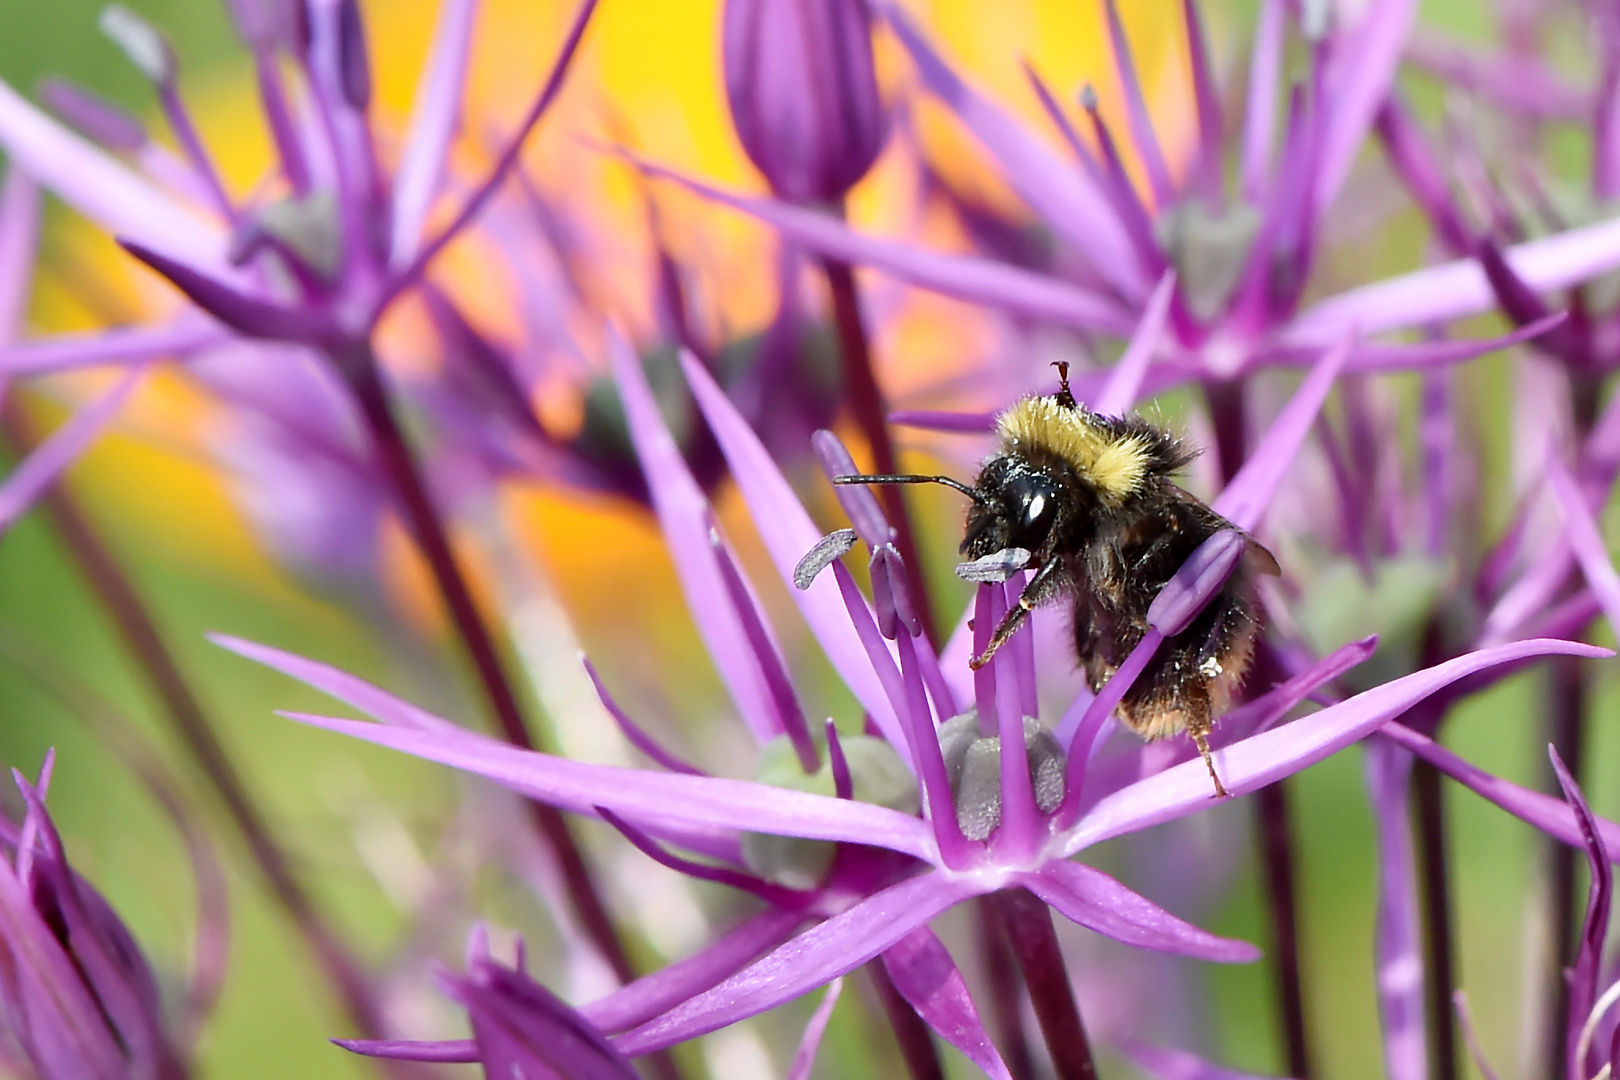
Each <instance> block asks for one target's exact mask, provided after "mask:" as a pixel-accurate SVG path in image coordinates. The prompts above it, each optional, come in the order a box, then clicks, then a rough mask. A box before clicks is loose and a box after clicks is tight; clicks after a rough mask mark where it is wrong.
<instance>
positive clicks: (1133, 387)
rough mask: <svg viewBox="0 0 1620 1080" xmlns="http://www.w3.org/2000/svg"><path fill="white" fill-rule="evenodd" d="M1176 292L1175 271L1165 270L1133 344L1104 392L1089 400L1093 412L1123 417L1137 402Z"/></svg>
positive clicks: (1109, 374) (1143, 312) (1116, 365)
mask: <svg viewBox="0 0 1620 1080" xmlns="http://www.w3.org/2000/svg"><path fill="white" fill-rule="evenodd" d="M1175 291H1176V272H1175V271H1174V270H1166V271H1165V272H1164V276H1163V277H1161V278H1160V279H1159V284H1158V285H1157V286H1156V287H1155V288H1154V290H1153V295H1152V296H1151V297H1149V298H1148V302H1147V307H1146V308H1144V309H1143V311H1142V321H1141V322H1140V323H1138V324H1137V326H1136V333H1134V334H1132V335H1131V343H1130V344H1129V345H1128V346H1126V348H1125V354H1124V355H1123V356H1121V357H1120V358H1119V363H1117V364H1115V365H1114V366H1113V368H1112V369H1111V370H1110V371H1109V373H1108V381H1107V382H1106V383H1104V384H1103V388H1102V392H1101V393H1100V394H1098V395H1097V397H1096V398H1095V400H1093V401H1091V402H1089V403H1088V404H1089V405H1090V407H1091V410H1092V411H1093V412H1100V413H1103V414H1104V415H1106V416H1123V415H1124V414H1125V413H1127V412H1129V411H1130V410H1131V409H1132V408H1133V407H1134V406H1135V405H1136V398H1137V395H1139V394H1140V393H1141V392H1142V381H1143V379H1145V378H1146V377H1147V369H1148V365H1149V364H1151V363H1152V362H1153V354H1154V353H1156V352H1157V351H1158V349H1159V342H1160V341H1162V340H1164V320H1165V316H1166V315H1168V314H1169V312H1170V298H1171V297H1172V296H1174V295H1175Z"/></svg>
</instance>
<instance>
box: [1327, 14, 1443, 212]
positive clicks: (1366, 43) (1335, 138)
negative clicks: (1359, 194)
mask: <svg viewBox="0 0 1620 1080" xmlns="http://www.w3.org/2000/svg"><path fill="white" fill-rule="evenodd" d="M1417 8H1418V5H1417V0H1374V2H1373V3H1371V4H1369V5H1368V6H1367V8H1366V10H1365V12H1364V13H1363V14H1362V16H1361V22H1360V23H1359V24H1358V25H1357V26H1356V27H1355V28H1354V29H1353V30H1352V31H1350V34H1349V40H1348V41H1347V42H1345V44H1346V45H1347V46H1348V47H1347V48H1343V49H1341V50H1340V51H1339V52H1338V55H1336V56H1335V57H1334V62H1333V65H1332V68H1331V74H1330V76H1329V80H1328V87H1327V90H1328V97H1327V101H1328V102H1329V105H1328V108H1329V110H1330V112H1329V115H1328V120H1327V132H1326V141H1325V143H1324V145H1323V147H1322V156H1321V167H1320V168H1319V169H1318V171H1317V174H1316V193H1315V206H1316V208H1317V213H1325V212H1326V211H1327V209H1328V207H1330V206H1332V205H1333V199H1334V197H1335V196H1336V195H1338V193H1339V188H1340V187H1342V186H1343V185H1344V180H1345V177H1347V176H1349V175H1350V166H1351V165H1353V164H1355V160H1356V153H1357V152H1358V151H1359V150H1360V149H1361V144H1362V143H1363V142H1365V141H1366V139H1367V131H1368V129H1369V128H1370V127H1371V126H1372V121H1373V117H1374V116H1376V115H1377V113H1378V110H1379V108H1380V107H1381V106H1382V105H1383V104H1384V99H1385V98H1386V97H1388V95H1389V88H1390V84H1391V83H1392V82H1393V80H1394V78H1395V69H1396V67H1398V66H1399V64H1400V61H1401V50H1402V49H1403V48H1404V47H1405V45H1406V40H1407V38H1409V37H1410V36H1411V34H1412V24H1413V23H1414V22H1415V21H1416V19H1417Z"/></svg>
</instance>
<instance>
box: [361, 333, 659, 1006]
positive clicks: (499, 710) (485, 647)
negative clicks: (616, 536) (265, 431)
mask: <svg viewBox="0 0 1620 1080" xmlns="http://www.w3.org/2000/svg"><path fill="white" fill-rule="evenodd" d="M334 359H335V362H336V365H337V369H338V370H339V371H340V372H342V374H343V375H344V377H345V379H346V381H347V382H348V384H349V389H350V390H351V391H352V392H353V394H354V398H355V402H356V404H358V405H359V406H360V412H361V415H362V416H363V417H364V419H365V424H366V428H367V430H368V431H369V432H370V433H371V439H372V444H373V446H374V448H375V450H376V453H377V464H378V465H379V466H380V467H381V468H382V470H383V473H384V475H386V476H387V478H388V480H389V482H390V483H391V484H392V485H393V487H394V493H395V495H396V496H397V497H398V499H399V502H400V504H401V509H402V510H403V511H404V513H405V517H406V520H407V521H408V522H409V524H410V527H411V532H412V534H413V535H415V537H416V542H417V544H418V545H420V547H421V550H422V555H423V557H425V558H426V559H427V562H428V566H429V567H430V568H431V570H432V572H433V580H434V582H435V583H436V584H437V586H438V589H439V595H440V596H441V597H442V598H443V600H444V606H445V608H446V609H447V610H448V611H449V614H450V621H451V623H452V624H453V625H454V626H455V628H456V634H457V635H458V636H459V637H460V639H461V644H462V647H463V648H464V649H465V650H466V652H467V657H468V659H469V660H471V661H472V665H473V669H474V671H475V672H476V673H477V676H478V685H479V687H480V688H481V689H482V691H483V694H484V697H485V698H486V700H487V703H488V705H489V709H490V712H492V713H493V714H494V716H495V720H496V722H497V724H499V726H500V730H501V734H502V736H504V737H505V739H506V741H507V742H509V743H511V744H512V745H513V746H517V747H520V748H522V749H524V750H533V749H534V748H535V745H534V741H533V739H532V738H531V736H530V734H529V728H528V725H527V724H526V723H525V722H524V717H523V709H522V707H521V706H520V705H519V704H518V699H517V695H516V693H514V692H513V690H512V683H511V680H510V679H508V678H507V675H506V669H505V667H504V666H503V664H502V662H501V657H500V653H499V651H498V650H497V649H496V646H495V640H494V638H493V636H492V635H491V634H490V631H489V628H488V626H486V625H485V623H484V617H483V615H482V614H481V613H480V612H479V611H478V607H477V605H476V604H475V603H474V602H473V597H472V590H471V589H469V588H468V587H467V579H466V577H465V576H464V575H463V574H462V572H461V566H460V564H459V563H458V562H457V561H456V557H455V554H454V552H453V551H452V550H451V548H450V540H449V537H448V536H447V534H446V532H445V528H444V524H443V522H442V521H441V520H440V518H439V514H438V512H437V511H436V510H435V509H434V507H433V502H432V500H431V499H430V498H429V496H428V492H427V485H426V484H424V483H423V481H422V474H421V471H420V470H419V469H418V468H417V464H416V457H415V455H414V454H413V453H412V452H411V448H410V445H409V444H408V443H407V442H406V441H405V435H404V433H403V432H402V431H401V430H400V427H399V422H398V420H397V419H396V418H395V416H394V409H393V404H392V402H391V401H390V399H389V395H388V390H387V388H386V387H385V386H384V385H383V380H382V375H381V372H380V371H379V370H378V368H377V361H376V357H375V356H373V355H372V353H371V350H370V348H369V347H368V346H365V345H358V346H356V347H355V348H354V349H352V350H350V351H349V352H348V353H346V354H343V355H341V356H337V357H335V358H334ZM527 805H528V807H529V813H530V816H531V817H532V818H533V819H534V824H535V827H536V828H537V829H538V830H539V832H540V835H541V837H542V838H543V839H544V840H545V842H546V844H547V845H548V846H549V847H550V849H551V851H552V854H553V855H554V856H555V857H556V859H557V864H558V866H559V868H560V869H561V872H562V877H563V885H564V888H566V890H567V892H568V899H569V903H570V904H572V906H573V908H574V914H575V916H576V917H577V918H578V919H579V921H580V924H581V925H582V926H583V927H584V929H585V933H586V934H587V935H588V936H589V937H590V939H591V941H592V943H593V944H595V946H596V947H597V949H598V950H599V951H600V952H601V953H602V955H603V956H604V957H606V958H607V960H608V962H609V963H610V964H611V965H612V966H613V971H614V973H615V974H616V975H617V976H618V977H619V979H620V980H621V981H623V982H629V981H631V980H632V979H634V978H635V971H634V969H633V968H632V967H631V965H630V958H629V955H628V953H627V952H626V951H625V948H624V945H623V943H622V942H620V940H619V937H618V933H617V931H615V930H614V927H613V922H612V920H611V919H610V918H609V917H608V913H607V906H606V905H605V904H604V903H603V900H602V896H601V894H600V893H599V892H598V891H597V888H596V882H595V880H594V879H593V878H592V876H591V872H590V868H589V867H588V866H587V865H586V863H585V857H584V855H583V854H582V853H581V852H580V850H579V845H578V843H577V842H576V841H575V839H574V835H573V831H572V830H571V829H570V828H569V826H568V821H567V819H566V818H564V817H563V815H562V812H561V811H559V810H558V809H557V808H556V807H553V806H547V805H546V804H545V803H541V802H535V801H532V800H531V801H529V803H528V804H527Z"/></svg>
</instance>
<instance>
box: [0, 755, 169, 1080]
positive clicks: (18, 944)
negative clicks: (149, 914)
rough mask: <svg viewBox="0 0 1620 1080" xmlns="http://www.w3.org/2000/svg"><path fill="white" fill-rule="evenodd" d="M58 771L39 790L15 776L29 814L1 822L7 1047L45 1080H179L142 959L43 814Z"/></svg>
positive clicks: (1, 978) (1, 966)
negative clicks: (12, 821) (19, 819)
mask: <svg viewBox="0 0 1620 1080" xmlns="http://www.w3.org/2000/svg"><path fill="white" fill-rule="evenodd" d="M53 763H54V754H48V755H46V758H45V763H44V765H43V766H42V767H41V769H40V777H39V784H38V786H37V787H36V786H35V785H33V784H30V783H29V782H28V781H27V780H25V779H23V777H22V775H21V774H19V773H14V774H13V776H14V779H15V780H16V784H17V790H18V791H19V792H21V793H22V797H23V800H24V802H25V803H26V805H27V814H26V816H25V817H24V818H23V821H22V824H21V825H11V824H9V823H4V824H0V850H4V852H5V853H6V854H7V855H8V856H9V858H8V859H5V860H0V1019H3V1021H4V1022H3V1024H0V1031H3V1033H4V1037H3V1038H0V1045H3V1046H5V1047H6V1050H5V1056H6V1057H11V1058H13V1059H14V1060H13V1061H12V1062H11V1065H12V1066H14V1067H20V1068H21V1069H22V1070H24V1071H26V1072H27V1073H28V1074H29V1075H35V1076H39V1077H41V1078H42V1080H89V1078H94V1080H181V1078H183V1077H184V1076H185V1075H186V1074H187V1071H188V1066H187V1062H186V1060H185V1056H184V1055H183V1054H182V1052H181V1050H180V1048H179V1047H178V1046H177V1045H176V1044H175V1042H174V1041H173V1039H172V1036H171V1035H170V1033H169V1031H168V1030H167V1028H166V1027H165V1024H164V1019H163V1003H162V1001H161V1000H160V998H159V994H158V985H157V981H156V979H154V977H153V975H152V971H151V969H150V968H149V967H148V966H147V963H146V958H145V957H144V956H143V955H142V954H141V950H140V947H139V946H138V945H137V944H136V943H135V939H134V938H133V937H131V936H130V933H129V931H128V930H127V929H126V928H125V927H124V924H123V923H122V922H121V921H120V920H119V918H118V915H117V914H116V913H115V912H114V911H113V910H112V908H111V907H110V906H108V904H107V902H106V900H104V899H103V898H102V897H101V895H100V894H99V893H98V892H96V891H95V889H93V888H91V887H90V885H89V884H88V883H87V882H86V881H84V880H83V879H82V878H80V877H79V876H78V874H76V873H75V872H74V871H73V868H72V867H71V866H70V865H69V864H68V861H67V854H66V852H65V851H64V850H63V848H62V839H61V837H60V836H58V835H57V833H56V827H55V826H54V825H53V824H52V823H51V819H50V815H49V814H48V813H47V812H46V810H45V793H46V791H47V790H48V788H49V787H50V779H51V769H52V766H53ZM16 1055H20V1056H21V1061H16V1060H15V1056H16Z"/></svg>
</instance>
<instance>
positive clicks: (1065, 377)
mask: <svg viewBox="0 0 1620 1080" xmlns="http://www.w3.org/2000/svg"><path fill="white" fill-rule="evenodd" d="M1052 366H1053V367H1055V368H1057V370H1058V392H1057V403H1058V404H1059V405H1062V406H1063V407H1064V408H1065V409H1072V408H1075V407H1076V405H1077V404H1078V402H1076V401H1075V400H1074V393H1073V391H1071V390H1070V389H1069V362H1068V361H1067V360H1054V361H1052Z"/></svg>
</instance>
